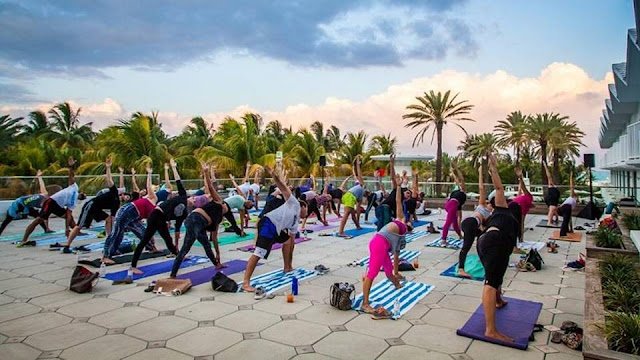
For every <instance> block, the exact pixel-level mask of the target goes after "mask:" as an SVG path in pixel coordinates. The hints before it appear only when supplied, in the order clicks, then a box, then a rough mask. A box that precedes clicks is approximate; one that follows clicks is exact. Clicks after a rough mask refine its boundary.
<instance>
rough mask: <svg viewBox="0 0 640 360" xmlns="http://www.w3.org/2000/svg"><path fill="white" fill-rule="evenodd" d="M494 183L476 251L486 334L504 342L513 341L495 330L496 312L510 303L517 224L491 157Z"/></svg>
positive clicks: (495, 162) (496, 167) (494, 161)
mask: <svg viewBox="0 0 640 360" xmlns="http://www.w3.org/2000/svg"><path fill="white" fill-rule="evenodd" d="M489 172H490V175H491V181H492V182H493V186H494V187H495V189H496V196H495V207H494V210H493V213H492V214H491V216H490V217H489V218H488V219H487V220H486V223H485V227H486V230H485V232H484V233H483V234H482V235H480V237H478V241H477V244H476V248H477V250H478V256H479V257H480V261H481V262H482V266H483V267H484V272H485V281H484V286H483V288H482V307H483V310H484V314H485V333H484V335H485V336H487V337H490V338H494V339H497V340H501V341H506V342H512V341H513V339H512V338H510V337H509V336H507V335H505V334H502V333H501V332H500V331H499V330H498V328H497V327H496V310H497V309H499V308H502V307H503V306H505V305H506V304H507V302H506V301H504V300H503V299H502V297H501V290H502V282H503V278H504V274H505V272H506V271H507V267H508V266H509V256H510V255H511V253H512V251H513V248H514V246H515V245H516V243H517V240H516V236H517V233H518V231H519V227H518V221H517V220H516V219H515V218H514V217H513V214H512V212H511V210H509V208H508V205H507V198H506V197H505V195H504V187H503V185H502V181H501V179H500V175H499V174H498V165H497V160H496V157H495V155H493V154H491V156H490V158H489Z"/></svg>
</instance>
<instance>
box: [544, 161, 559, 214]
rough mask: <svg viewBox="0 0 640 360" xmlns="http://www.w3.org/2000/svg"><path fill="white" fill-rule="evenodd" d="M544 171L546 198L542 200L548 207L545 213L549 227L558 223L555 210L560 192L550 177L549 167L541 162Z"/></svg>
mask: <svg viewBox="0 0 640 360" xmlns="http://www.w3.org/2000/svg"><path fill="white" fill-rule="evenodd" d="M542 165H543V166H544V171H545V173H546V175H547V186H548V187H549V188H548V189H547V196H546V197H545V198H544V202H545V203H546V204H547V206H548V207H549V211H548V212H547V225H549V226H551V225H553V224H554V223H557V222H558V217H557V211H556V210H557V209H558V204H559V203H560V190H558V188H557V187H556V184H555V183H554V181H553V176H552V175H551V171H549V167H548V166H547V163H546V162H543V163H542Z"/></svg>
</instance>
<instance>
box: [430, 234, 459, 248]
mask: <svg viewBox="0 0 640 360" xmlns="http://www.w3.org/2000/svg"><path fill="white" fill-rule="evenodd" d="M463 243H464V242H463V241H462V240H460V239H457V238H454V237H452V236H448V237H447V245H446V246H445V245H443V244H442V240H441V239H440V238H437V239H435V240H433V241H431V242H427V243H426V244H424V246H430V247H439V248H447V249H462V244H463Z"/></svg>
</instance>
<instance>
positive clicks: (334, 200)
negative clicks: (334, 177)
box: [329, 175, 351, 217]
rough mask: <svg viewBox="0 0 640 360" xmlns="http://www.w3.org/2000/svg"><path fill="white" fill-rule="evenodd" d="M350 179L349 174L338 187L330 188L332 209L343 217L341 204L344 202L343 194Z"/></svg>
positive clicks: (338, 215)
mask: <svg viewBox="0 0 640 360" xmlns="http://www.w3.org/2000/svg"><path fill="white" fill-rule="evenodd" d="M349 179H351V175H349V176H347V177H346V178H345V179H344V180H343V181H342V183H341V184H340V186H339V187H338V188H334V189H330V190H329V193H330V194H331V204H330V205H331V210H332V211H333V213H334V214H335V215H336V216H337V217H341V215H340V205H341V204H342V196H343V195H344V191H345V189H346V186H347V182H348V181H349Z"/></svg>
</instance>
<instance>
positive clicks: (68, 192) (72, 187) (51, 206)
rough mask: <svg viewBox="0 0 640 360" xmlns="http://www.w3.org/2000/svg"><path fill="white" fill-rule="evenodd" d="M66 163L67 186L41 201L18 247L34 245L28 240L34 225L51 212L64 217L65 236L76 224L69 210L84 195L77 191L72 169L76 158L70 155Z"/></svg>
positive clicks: (46, 217) (43, 220)
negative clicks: (38, 210)
mask: <svg viewBox="0 0 640 360" xmlns="http://www.w3.org/2000/svg"><path fill="white" fill-rule="evenodd" d="M67 163H68V165H69V176H68V179H67V184H68V186H67V187H66V188H64V189H62V190H60V191H58V192H57V193H55V194H53V195H51V196H50V197H49V198H47V199H46V200H45V201H44V202H43V203H42V210H41V211H40V214H39V215H38V217H37V218H35V220H33V221H32V222H31V224H29V226H27V229H26V230H25V232H24V236H23V238H22V242H21V243H20V244H18V247H22V246H35V245H36V244H35V241H29V236H30V235H31V233H32V232H33V230H34V229H35V228H36V226H38V225H40V224H44V223H45V222H46V221H47V220H49V217H50V216H51V214H54V215H56V216H58V217H61V218H64V233H65V235H66V236H69V232H70V230H71V229H72V228H74V227H75V226H76V223H75V222H74V221H73V215H72V213H71V212H72V211H73V209H74V208H75V207H76V204H77V202H78V200H84V199H85V198H86V196H85V194H84V193H81V192H80V191H79V189H78V184H77V183H76V178H75V172H74V170H73V166H74V165H75V164H76V160H75V159H74V158H72V157H70V158H69V160H68V161H67Z"/></svg>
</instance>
